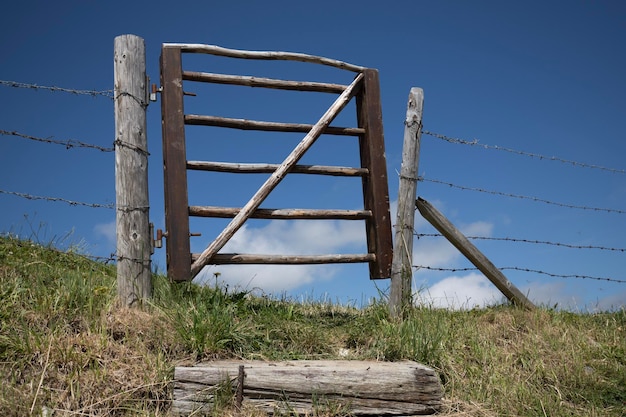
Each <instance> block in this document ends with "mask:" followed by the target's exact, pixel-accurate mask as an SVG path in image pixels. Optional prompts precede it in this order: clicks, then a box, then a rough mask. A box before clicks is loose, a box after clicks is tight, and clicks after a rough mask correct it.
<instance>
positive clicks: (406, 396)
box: [172, 360, 443, 416]
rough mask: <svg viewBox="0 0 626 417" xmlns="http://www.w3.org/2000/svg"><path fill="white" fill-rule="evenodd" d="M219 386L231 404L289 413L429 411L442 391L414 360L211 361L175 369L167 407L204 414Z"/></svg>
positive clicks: (180, 412)
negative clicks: (171, 399)
mask: <svg viewBox="0 0 626 417" xmlns="http://www.w3.org/2000/svg"><path fill="white" fill-rule="evenodd" d="M241 367H243V372H241V370H240V368H241ZM224 390H226V395H228V396H230V398H231V399H232V402H233V404H234V405H236V406H237V407H241V405H242V403H243V404H244V405H246V406H248V405H249V406H253V407H255V408H258V409H260V410H262V411H264V412H266V413H268V414H276V413H279V412H281V413H285V412H288V413H290V414H289V415H293V414H295V413H297V414H301V415H302V414H309V415H310V414H311V413H312V412H313V411H315V410H317V411H318V412H319V410H320V407H321V408H322V409H323V408H324V407H327V408H328V409H334V410H342V412H343V413H344V414H348V413H349V414H350V415H354V416H380V415H389V416H412V415H424V414H434V413H435V412H436V411H437V410H438V409H439V408H440V406H441V398H442V395H443V390H442V387H441V383H440V381H439V378H438V376H437V374H436V373H435V371H434V370H432V369H430V368H428V367H426V366H424V365H421V364H419V363H416V362H370V361H304V360H303V361H285V362H260V361H252V362H244V361H216V362H209V363H201V364H197V365H195V366H189V367H186V366H177V367H176V368H175V370H174V401H173V404H172V411H173V412H174V414H178V415H189V414H191V413H193V412H200V413H208V412H210V411H211V410H212V407H213V405H214V404H215V403H216V398H217V397H218V396H221V397H222V398H223V397H224ZM235 397H237V398H235Z"/></svg>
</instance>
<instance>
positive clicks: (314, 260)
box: [191, 253, 376, 265]
mask: <svg viewBox="0 0 626 417" xmlns="http://www.w3.org/2000/svg"><path fill="white" fill-rule="evenodd" d="M198 258H200V254H199V253H193V254H191V259H192V260H194V261H196V260H197V259H198ZM375 260H376V255H374V254H373V253H364V254H354V255H261V254H258V255H257V254H241V253H217V254H215V255H213V258H211V263H212V264H214V265H234V264H249V265H252V264H268V265H319V264H352V263H365V262H373V261H375Z"/></svg>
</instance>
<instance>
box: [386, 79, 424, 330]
mask: <svg viewBox="0 0 626 417" xmlns="http://www.w3.org/2000/svg"><path fill="white" fill-rule="evenodd" d="M423 107H424V91H423V90H422V89H421V88H416V87H414V88H411V92H410V93H409V101H408V104H407V109H406V119H405V121H404V124H405V126H404V144H403V146H402V167H401V169H400V186H399V189H398V213H397V216H396V231H395V242H394V248H393V263H392V265H391V290H390V293H389V312H390V314H391V316H392V317H396V318H400V317H402V315H403V314H404V313H405V312H406V310H407V308H408V307H410V306H411V304H412V301H413V297H412V288H411V282H412V278H413V232H414V230H413V228H414V224H415V193H416V189H417V172H418V171H417V167H418V164H419V152H420V136H421V134H422V130H421V128H422V110H423Z"/></svg>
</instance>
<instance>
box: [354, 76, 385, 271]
mask: <svg viewBox="0 0 626 417" xmlns="http://www.w3.org/2000/svg"><path fill="white" fill-rule="evenodd" d="M363 75H364V78H363V90H362V91H361V93H360V94H358V95H357V97H356V99H357V100H356V107H357V119H358V125H359V127H362V128H364V129H365V134H364V135H362V136H361V137H360V138H359V148H360V151H361V166H362V167H364V168H367V169H368V170H369V175H367V176H365V177H363V201H364V206H365V210H371V212H372V218H371V219H368V220H366V229H367V249H368V252H369V253H375V254H376V260H375V261H374V262H370V279H386V278H389V277H390V276H391V260H392V251H393V242H392V239H391V218H390V214H389V184H388V183H387V162H386V158H385V139H384V135H383V114H382V108H381V103H380V86H379V81H378V71H377V70H375V69H371V68H368V69H365V70H364V71H363Z"/></svg>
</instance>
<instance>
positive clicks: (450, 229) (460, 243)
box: [415, 198, 535, 310]
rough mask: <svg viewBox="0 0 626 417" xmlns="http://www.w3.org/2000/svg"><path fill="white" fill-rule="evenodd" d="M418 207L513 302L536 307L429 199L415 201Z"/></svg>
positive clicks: (531, 307)
mask: <svg viewBox="0 0 626 417" xmlns="http://www.w3.org/2000/svg"><path fill="white" fill-rule="evenodd" d="M415 204H416V205H417V209H418V210H419V212H420V213H421V214H422V216H423V217H424V218H425V219H426V220H428V222H430V224H432V225H433V226H434V227H435V229H437V230H439V232H440V233H441V234H442V235H444V236H445V237H446V239H448V241H450V243H452V244H453V245H454V246H455V247H456V248H457V249H458V250H459V251H460V252H461V253H462V254H463V255H465V257H466V258H467V259H469V261H470V262H471V263H472V264H474V266H476V268H478V269H479V270H480V272H482V273H483V274H484V275H485V276H486V277H487V278H489V281H491V282H492V283H493V284H494V285H495V286H496V287H497V288H498V289H499V290H500V291H501V292H502V294H504V296H505V297H506V298H507V299H508V300H509V301H511V302H512V303H513V304H516V305H519V306H522V307H525V308H527V309H529V310H532V309H534V308H535V305H534V304H533V303H532V302H531V301H530V300H529V299H528V298H526V296H525V295H524V294H523V293H522V292H521V291H520V290H518V289H517V287H516V286H515V285H513V283H512V282H511V281H509V280H508V279H507V278H506V277H505V276H504V274H503V273H502V272H500V270H499V269H498V268H496V267H495V265H494V264H492V263H491V261H489V259H487V257H486V256H485V255H483V253H482V252H481V251H479V250H478V249H477V248H476V246H474V245H473V244H472V243H471V242H470V241H469V240H467V238H466V237H465V236H464V235H463V234H462V233H461V232H460V231H459V230H458V229H457V228H456V227H454V225H453V224H452V223H450V221H448V219H446V218H445V216H444V215H443V214H441V213H440V212H439V211H438V210H437V209H436V208H434V207H433V206H432V205H431V204H430V203H429V202H428V201H426V200H424V199H422V198H418V199H417V200H416V201H415Z"/></svg>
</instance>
